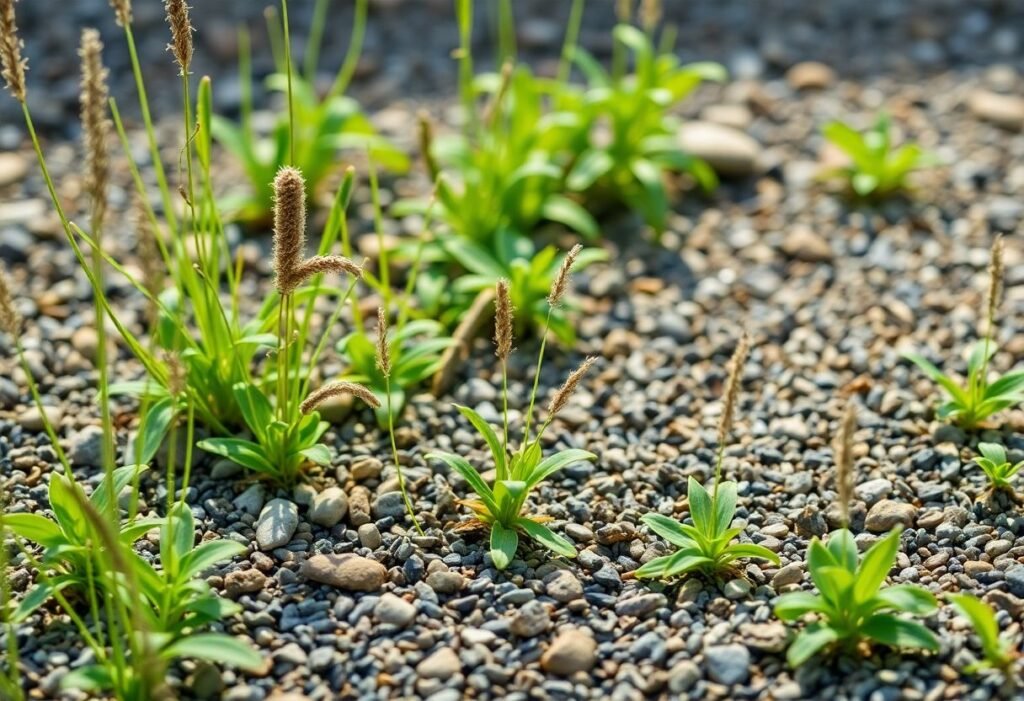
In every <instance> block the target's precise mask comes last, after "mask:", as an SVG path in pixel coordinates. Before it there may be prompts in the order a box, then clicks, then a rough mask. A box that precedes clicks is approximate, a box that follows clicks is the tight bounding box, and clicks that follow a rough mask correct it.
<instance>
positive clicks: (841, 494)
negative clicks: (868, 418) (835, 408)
mask: <svg viewBox="0 0 1024 701" xmlns="http://www.w3.org/2000/svg"><path fill="white" fill-rule="evenodd" d="M856 430H857V408H856V406H855V405H854V403H853V400H850V402H849V403H848V404H847V405H846V411H845V412H843V422H842V424H841V425H840V427H839V436H838V438H837V440H836V447H835V450H836V493H837V498H838V501H839V513H840V516H841V518H842V520H843V525H844V526H848V525H849V524H850V504H851V503H852V502H853V433H854V431H856Z"/></svg>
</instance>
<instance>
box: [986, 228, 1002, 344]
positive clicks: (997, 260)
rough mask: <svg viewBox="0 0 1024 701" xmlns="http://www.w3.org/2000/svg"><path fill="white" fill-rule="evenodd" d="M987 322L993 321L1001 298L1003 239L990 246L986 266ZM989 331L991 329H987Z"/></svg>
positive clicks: (999, 238)
mask: <svg viewBox="0 0 1024 701" xmlns="http://www.w3.org/2000/svg"><path fill="white" fill-rule="evenodd" d="M988 275H989V281H988V322H989V325H990V326H991V324H992V323H993V322H994V321H995V318H996V311H997V309H998V308H999V302H1000V301H1001V299H1002V296H1003V275H1004V271H1003V237H1002V236H999V237H997V238H996V240H995V243H993V244H992V257H991V259H990V261H989V264H988ZM989 331H991V329H989Z"/></svg>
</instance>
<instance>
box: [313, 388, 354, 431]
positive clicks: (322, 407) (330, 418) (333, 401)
mask: <svg viewBox="0 0 1024 701" xmlns="http://www.w3.org/2000/svg"><path fill="white" fill-rule="evenodd" d="M353 404H354V401H353V399H352V396H351V395H348V394H336V395H334V396H333V397H328V398H327V399H325V400H324V401H322V402H320V404H319V405H318V406H317V408H316V411H317V413H318V414H320V418H321V419H323V420H324V421H326V422H327V423H331V424H339V423H341V422H342V421H344V420H345V419H347V418H348V415H349V414H351V413H352V405H353Z"/></svg>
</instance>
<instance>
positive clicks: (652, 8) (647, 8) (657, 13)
mask: <svg viewBox="0 0 1024 701" xmlns="http://www.w3.org/2000/svg"><path fill="white" fill-rule="evenodd" d="M660 21H661V0H640V24H641V25H643V28H644V29H646V30H647V31H648V32H651V31H654V29H655V28H656V27H657V26H658V22H660Z"/></svg>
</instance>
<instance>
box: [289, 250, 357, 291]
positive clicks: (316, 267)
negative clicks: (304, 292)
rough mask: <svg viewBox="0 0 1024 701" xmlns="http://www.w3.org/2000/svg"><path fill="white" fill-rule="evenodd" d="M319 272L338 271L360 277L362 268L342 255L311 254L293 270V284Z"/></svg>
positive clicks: (299, 282)
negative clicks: (310, 256)
mask: <svg viewBox="0 0 1024 701" xmlns="http://www.w3.org/2000/svg"><path fill="white" fill-rule="evenodd" d="M320 273H338V274H346V275H354V276H355V277H361V276H362V274H363V268H362V266H361V265H359V264H358V263H353V262H352V261H351V260H349V259H348V258H345V257H344V256H313V257H312V258H307V259H306V260H304V261H302V262H301V263H299V265H298V266H296V268H295V270H294V274H295V275H294V277H295V285H296V286H299V285H302V284H304V283H305V282H306V281H307V280H309V279H310V278H311V277H313V276H314V275H319V274H320Z"/></svg>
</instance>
